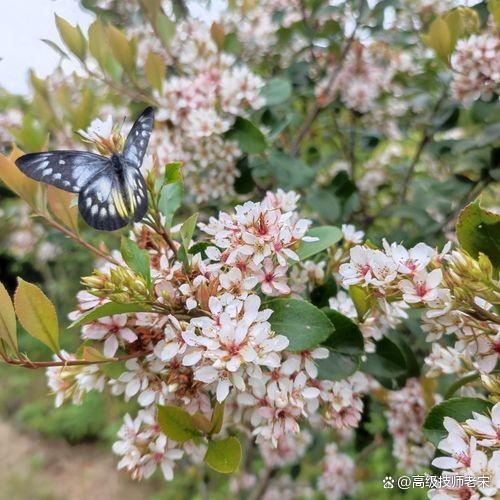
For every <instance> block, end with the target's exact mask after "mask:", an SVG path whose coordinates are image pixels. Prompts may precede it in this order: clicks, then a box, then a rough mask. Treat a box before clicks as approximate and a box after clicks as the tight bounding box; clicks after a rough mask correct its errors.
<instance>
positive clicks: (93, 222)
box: [78, 172, 131, 231]
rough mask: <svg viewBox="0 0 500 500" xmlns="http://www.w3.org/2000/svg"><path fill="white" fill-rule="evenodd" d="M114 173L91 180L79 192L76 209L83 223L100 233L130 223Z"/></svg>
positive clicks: (117, 178)
mask: <svg viewBox="0 0 500 500" xmlns="http://www.w3.org/2000/svg"><path fill="white" fill-rule="evenodd" d="M127 201H128V200H127V198H126V195H125V193H124V192H123V189H122V184H121V182H120V179H119V177H118V176H117V175H116V173H115V172H109V173H107V174H105V175H100V176H98V177H96V178H95V179H93V180H92V181H91V182H89V184H88V185H87V186H85V187H84V189H83V190H82V191H81V192H80V195H79V198H78V208H79V210H80V214H81V215H82V217H83V219H84V220H85V222H86V223H87V224H88V225H89V226H92V227H93V228H95V229H99V230H101V231H115V230H117V229H120V228H122V227H124V226H126V225H127V224H128V223H129V222H130V217H131V211H130V207H129V206H128V204H127Z"/></svg>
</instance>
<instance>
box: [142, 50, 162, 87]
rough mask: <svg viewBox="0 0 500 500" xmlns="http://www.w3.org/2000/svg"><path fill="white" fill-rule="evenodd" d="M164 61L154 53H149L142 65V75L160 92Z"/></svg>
mask: <svg viewBox="0 0 500 500" xmlns="http://www.w3.org/2000/svg"><path fill="white" fill-rule="evenodd" d="M165 72H166V69H165V61H164V59H163V57H162V56H160V55H159V54H156V53H155V52H150V53H149V54H148V56H147V58H146V62H145V63H144V73H145V75H146V78H147V79H148V82H149V83H150V84H151V85H152V86H153V88H154V89H156V90H157V91H158V92H161V90H162V88H163V81H164V80H165Z"/></svg>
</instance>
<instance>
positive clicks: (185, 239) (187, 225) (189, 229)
mask: <svg viewBox="0 0 500 500" xmlns="http://www.w3.org/2000/svg"><path fill="white" fill-rule="evenodd" d="M197 220H198V214H197V213H196V214H193V215H191V217H189V218H188V219H186V220H185V221H184V224H182V226H181V229H180V235H181V240H182V244H183V246H184V248H185V249H186V252H187V251H188V249H189V244H190V243H191V238H192V237H193V234H194V230H195V229H196V221H197Z"/></svg>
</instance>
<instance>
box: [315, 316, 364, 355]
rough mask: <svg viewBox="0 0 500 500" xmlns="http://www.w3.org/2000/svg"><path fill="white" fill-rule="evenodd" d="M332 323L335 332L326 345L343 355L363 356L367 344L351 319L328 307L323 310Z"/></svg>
mask: <svg viewBox="0 0 500 500" xmlns="http://www.w3.org/2000/svg"><path fill="white" fill-rule="evenodd" d="M322 311H323V312H324V313H325V314H326V315H327V317H328V319H329V320H330V321H331V322H332V324H333V326H334V328H335V331H334V332H333V333H332V334H331V335H330V336H329V337H328V339H327V340H326V342H324V345H325V346H327V347H331V348H332V349H333V350H334V351H336V352H339V353H342V354H361V353H363V352H364V346H365V342H364V339H363V334H362V333H361V330H360V329H359V327H358V325H356V323H354V321H352V319H351V318H348V317H347V316H344V315H343V314H341V313H339V312H338V311H334V310H333V309H330V308H328V307H325V308H323V309H322Z"/></svg>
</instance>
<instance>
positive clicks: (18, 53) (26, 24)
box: [0, 0, 222, 94]
mask: <svg viewBox="0 0 500 500" xmlns="http://www.w3.org/2000/svg"><path fill="white" fill-rule="evenodd" d="M189 3H190V10H191V12H192V13H193V14H194V15H195V16H196V17H201V18H204V19H206V20H209V19H210V18H212V17H213V16H214V14H215V11H217V10H218V9H220V7H221V3H222V1H221V0H216V1H215V2H213V4H212V7H211V12H207V11H206V10H205V9H204V8H203V7H201V6H200V5H199V4H198V5H197V2H196V1H195V0H194V1H191V2H189ZM0 4H1V16H0V86H1V87H4V88H6V89H7V90H9V91H10V92H14V93H22V94H25V93H27V92H28V81H27V73H28V69H29V68H33V69H34V70H35V72H36V74H37V75H38V76H41V77H43V76H46V75H47V74H49V73H51V72H52V70H53V69H54V68H55V67H56V66H57V64H58V62H59V60H60V57H59V55H58V54H57V53H56V52H55V51H54V50H53V49H51V48H50V47H49V46H47V45H46V44H45V43H43V42H42V41H41V39H42V38H46V39H49V40H53V41H59V45H60V46H61V47H64V44H63V43H62V42H60V40H59V34H58V33H57V29H56V26H55V21H54V13H57V14H58V15H59V16H61V17H64V19H66V20H67V21H69V22H70V23H71V24H73V25H75V24H79V25H80V26H81V27H82V29H83V32H84V33H86V31H87V28H88V26H89V25H90V23H91V22H92V21H93V19H94V18H93V15H92V13H91V12H88V11H85V10H84V9H82V8H81V7H80V5H79V2H78V0H0ZM63 67H64V69H65V70H68V71H70V70H73V69H77V68H78V63H77V62H76V61H74V60H72V61H68V60H65V61H64V66H63Z"/></svg>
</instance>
